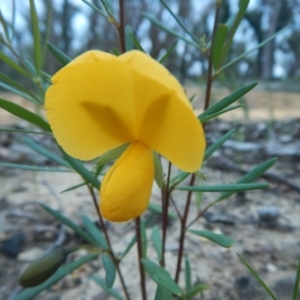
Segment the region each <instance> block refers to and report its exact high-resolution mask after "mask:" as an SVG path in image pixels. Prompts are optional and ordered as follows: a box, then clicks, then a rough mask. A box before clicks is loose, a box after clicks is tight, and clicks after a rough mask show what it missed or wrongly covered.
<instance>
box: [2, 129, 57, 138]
mask: <svg viewBox="0 0 300 300" xmlns="http://www.w3.org/2000/svg"><path fill="white" fill-rule="evenodd" d="M0 131H5V132H21V133H24V134H25V133H26V134H42V135H48V136H52V134H51V133H49V132H45V131H32V130H25V129H16V128H3V127H0Z"/></svg>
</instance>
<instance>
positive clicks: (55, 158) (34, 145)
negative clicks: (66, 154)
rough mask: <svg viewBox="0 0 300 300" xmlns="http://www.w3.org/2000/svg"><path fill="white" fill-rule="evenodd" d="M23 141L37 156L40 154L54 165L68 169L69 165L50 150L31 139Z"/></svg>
mask: <svg viewBox="0 0 300 300" xmlns="http://www.w3.org/2000/svg"><path fill="white" fill-rule="evenodd" d="M23 140H24V142H25V143H26V145H28V146H29V147H30V148H31V149H33V150H34V151H36V152H37V153H39V154H41V155H43V156H45V157H47V158H49V159H50V160H53V161H55V162H56V163H58V164H60V165H62V166H65V167H67V168H70V165H69V164H68V163H67V162H66V161H65V160H64V159H63V158H62V157H60V156H58V155H57V154H55V153H53V152H51V151H50V150H48V149H46V148H45V147H43V146H41V145H38V144H37V143H36V142H34V141H33V140H32V139H30V138H27V137H26V138H24V139H23Z"/></svg>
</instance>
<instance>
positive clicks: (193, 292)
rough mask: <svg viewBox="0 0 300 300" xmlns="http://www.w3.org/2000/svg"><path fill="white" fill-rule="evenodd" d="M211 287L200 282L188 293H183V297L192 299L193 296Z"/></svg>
mask: <svg viewBox="0 0 300 300" xmlns="http://www.w3.org/2000/svg"><path fill="white" fill-rule="evenodd" d="M208 289H209V286H208V285H205V284H198V285H196V286H195V287H193V288H192V289H190V290H189V291H188V292H187V293H185V294H184V295H182V297H181V298H182V299H187V300H188V299H192V298H191V297H194V296H196V295H197V294H199V293H202V292H204V291H206V290H208Z"/></svg>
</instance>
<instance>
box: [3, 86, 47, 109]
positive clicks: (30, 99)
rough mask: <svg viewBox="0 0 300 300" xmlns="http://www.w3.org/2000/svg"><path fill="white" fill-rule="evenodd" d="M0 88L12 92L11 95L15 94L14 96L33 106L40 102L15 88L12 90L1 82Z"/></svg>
mask: <svg viewBox="0 0 300 300" xmlns="http://www.w3.org/2000/svg"><path fill="white" fill-rule="evenodd" d="M0 87H1V88H3V89H5V90H7V91H9V92H12V93H13V94H16V95H19V96H21V97H22V98H24V99H26V100H28V101H30V102H32V103H34V104H37V105H40V104H41V102H40V101H37V99H36V98H32V97H31V96H29V95H28V94H25V93H23V92H21V91H19V90H17V89H15V88H13V87H12V86H10V85H8V84H6V83H3V82H0Z"/></svg>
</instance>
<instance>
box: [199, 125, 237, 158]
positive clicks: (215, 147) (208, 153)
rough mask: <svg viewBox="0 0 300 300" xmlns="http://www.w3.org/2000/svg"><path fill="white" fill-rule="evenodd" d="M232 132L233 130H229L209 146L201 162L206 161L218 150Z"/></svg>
mask: <svg viewBox="0 0 300 300" xmlns="http://www.w3.org/2000/svg"><path fill="white" fill-rule="evenodd" d="M234 132H235V129H231V130H230V131H228V132H227V133H226V134H224V135H223V136H221V137H220V138H219V139H218V140H217V141H216V142H215V143H213V144H212V145H211V146H209V147H208V148H207V149H206V151H205V154H204V159H203V160H204V161H205V160H207V159H208V158H209V157H210V156H211V155H212V154H213V153H214V152H215V151H216V150H218V149H219V148H220V147H221V146H222V145H223V144H224V143H225V141H227V140H228V139H229V138H230V137H231V136H232V134H233V133H234Z"/></svg>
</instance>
